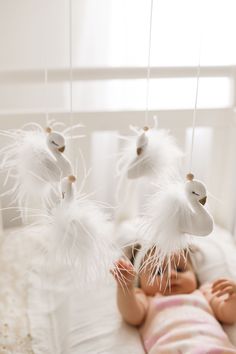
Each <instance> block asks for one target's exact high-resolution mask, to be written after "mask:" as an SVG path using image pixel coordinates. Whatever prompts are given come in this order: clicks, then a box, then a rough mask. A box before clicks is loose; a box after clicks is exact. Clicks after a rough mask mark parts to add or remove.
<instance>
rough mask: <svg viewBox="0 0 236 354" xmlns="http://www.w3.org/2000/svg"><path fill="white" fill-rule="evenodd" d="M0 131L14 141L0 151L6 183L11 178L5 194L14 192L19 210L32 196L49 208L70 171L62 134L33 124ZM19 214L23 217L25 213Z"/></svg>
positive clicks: (25, 205)
mask: <svg viewBox="0 0 236 354" xmlns="http://www.w3.org/2000/svg"><path fill="white" fill-rule="evenodd" d="M0 134H1V135H4V136H7V137H9V138H11V139H12V140H13V142H12V143H11V144H9V145H7V146H5V147H4V148H3V149H2V150H1V151H0V156H1V161H2V162H1V165H0V170H1V172H5V173H6V176H7V177H6V180H5V185H6V184H7V181H8V179H9V178H12V179H13V186H12V187H11V188H9V189H8V190H7V191H6V192H5V193H4V194H5V195H6V194H8V195H13V196H14V201H16V202H18V204H19V209H21V210H25V207H27V206H28V204H29V200H30V199H31V198H37V199H38V200H41V201H42V202H43V203H44V205H46V206H47V207H48V208H49V206H50V205H51V204H52V197H53V194H55V189H57V188H58V185H59V183H60V180H61V178H62V177H64V176H68V175H71V174H72V166H71V163H70V161H69V160H68V159H67V158H66V156H65V155H64V154H63V153H64V150H65V145H66V142H65V137H64V136H63V134H61V133H59V132H57V131H52V129H51V128H46V132H45V131H44V130H43V129H42V127H41V126H40V125H38V124H36V123H30V124H27V125H26V126H24V127H23V129H17V130H11V131H1V132H0ZM22 216H23V219H25V217H24V213H22Z"/></svg>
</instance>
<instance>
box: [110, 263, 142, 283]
mask: <svg viewBox="0 0 236 354" xmlns="http://www.w3.org/2000/svg"><path fill="white" fill-rule="evenodd" d="M111 273H112V275H113V276H114V278H115V280H116V281H117V284H118V286H120V287H126V288H131V287H132V286H133V285H134V280H135V276H136V271H135V269H134V266H133V265H132V263H131V262H130V261H126V260H124V259H119V260H118V261H117V262H116V264H115V268H114V269H112V270H111Z"/></svg>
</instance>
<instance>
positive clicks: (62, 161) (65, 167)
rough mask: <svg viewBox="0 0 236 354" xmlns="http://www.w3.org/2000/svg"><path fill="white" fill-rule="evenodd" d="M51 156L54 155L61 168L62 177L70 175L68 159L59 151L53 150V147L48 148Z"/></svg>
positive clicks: (70, 168)
mask: <svg viewBox="0 0 236 354" xmlns="http://www.w3.org/2000/svg"><path fill="white" fill-rule="evenodd" d="M50 150H51V152H52V154H53V156H54V157H55V159H56V161H57V165H58V167H59V168H60V170H61V173H62V177H67V176H70V175H72V174H73V173H72V166H71V163H70V161H69V160H68V159H67V157H65V155H63V154H62V153H61V152H59V151H57V150H55V149H50Z"/></svg>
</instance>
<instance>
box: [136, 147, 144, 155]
mask: <svg viewBox="0 0 236 354" xmlns="http://www.w3.org/2000/svg"><path fill="white" fill-rule="evenodd" d="M142 151H143V149H142V148H141V147H139V148H137V155H138V156H139V155H141V153H142Z"/></svg>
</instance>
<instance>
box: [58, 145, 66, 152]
mask: <svg viewBox="0 0 236 354" xmlns="http://www.w3.org/2000/svg"><path fill="white" fill-rule="evenodd" d="M65 148H66V147H65V146H62V147H61V148H59V149H58V151H60V152H64V151H65Z"/></svg>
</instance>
